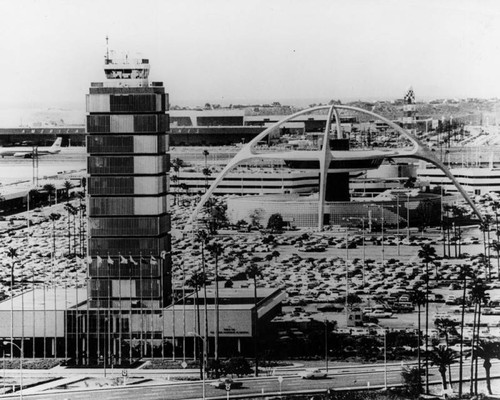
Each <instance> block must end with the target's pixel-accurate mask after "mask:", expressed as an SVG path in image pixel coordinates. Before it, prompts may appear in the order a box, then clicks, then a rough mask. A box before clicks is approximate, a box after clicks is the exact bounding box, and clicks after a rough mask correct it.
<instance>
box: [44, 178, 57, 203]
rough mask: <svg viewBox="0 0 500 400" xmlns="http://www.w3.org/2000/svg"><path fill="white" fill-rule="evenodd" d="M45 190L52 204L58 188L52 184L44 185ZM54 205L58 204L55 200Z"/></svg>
mask: <svg viewBox="0 0 500 400" xmlns="http://www.w3.org/2000/svg"><path fill="white" fill-rule="evenodd" d="M43 190H45V191H46V192H47V194H48V195H49V204H50V198H51V197H52V195H53V194H54V193H56V187H55V186H54V185H53V184H52V183H46V184H45V185H43ZM54 204H56V200H55V199H54Z"/></svg>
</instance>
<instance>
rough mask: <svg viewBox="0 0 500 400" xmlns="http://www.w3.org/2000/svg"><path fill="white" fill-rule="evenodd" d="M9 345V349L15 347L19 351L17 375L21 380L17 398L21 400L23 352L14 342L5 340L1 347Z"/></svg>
mask: <svg viewBox="0 0 500 400" xmlns="http://www.w3.org/2000/svg"><path fill="white" fill-rule="evenodd" d="M8 344H10V346H11V349H12V346H15V347H17V348H18V349H19V351H20V352H21V358H20V360H19V375H20V379H21V388H20V390H19V398H20V399H21V400H22V398H23V358H24V352H23V350H22V349H21V348H20V347H19V346H18V345H17V344H15V343H14V342H10V341H8V340H5V341H4V342H3V345H4V346H6V345H8Z"/></svg>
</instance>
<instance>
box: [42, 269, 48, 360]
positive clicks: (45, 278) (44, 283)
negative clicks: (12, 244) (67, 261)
mask: <svg viewBox="0 0 500 400" xmlns="http://www.w3.org/2000/svg"><path fill="white" fill-rule="evenodd" d="M42 287H43V359H45V358H47V304H46V297H47V296H46V295H47V293H45V292H46V290H47V266H46V264H45V262H44V263H43V286H42Z"/></svg>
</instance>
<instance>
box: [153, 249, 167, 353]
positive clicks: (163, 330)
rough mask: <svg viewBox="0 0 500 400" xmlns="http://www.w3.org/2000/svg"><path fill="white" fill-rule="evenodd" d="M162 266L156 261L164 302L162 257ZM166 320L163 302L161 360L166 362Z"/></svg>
mask: <svg viewBox="0 0 500 400" xmlns="http://www.w3.org/2000/svg"><path fill="white" fill-rule="evenodd" d="M152 260H153V254H151V262H152ZM159 262H160V265H159V266H158V260H155V265H156V271H157V275H158V274H159V275H160V293H161V296H162V300H163V284H164V280H163V273H162V271H163V269H162V268H161V267H162V263H161V257H160V260H159ZM165 319H166V316H165V304H164V303H163V302H161V323H162V331H161V359H162V360H164V359H165V337H164V336H163V335H164V334H165Z"/></svg>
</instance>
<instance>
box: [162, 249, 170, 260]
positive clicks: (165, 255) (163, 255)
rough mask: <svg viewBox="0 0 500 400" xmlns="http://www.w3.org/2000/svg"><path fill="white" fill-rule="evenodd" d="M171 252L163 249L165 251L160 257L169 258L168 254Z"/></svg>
mask: <svg viewBox="0 0 500 400" xmlns="http://www.w3.org/2000/svg"><path fill="white" fill-rule="evenodd" d="M169 253H170V252H168V253H167V252H166V251H165V250H163V251H162V252H161V253H160V257H161V258H163V259H165V258H167V254H169Z"/></svg>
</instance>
